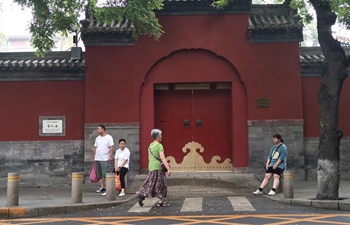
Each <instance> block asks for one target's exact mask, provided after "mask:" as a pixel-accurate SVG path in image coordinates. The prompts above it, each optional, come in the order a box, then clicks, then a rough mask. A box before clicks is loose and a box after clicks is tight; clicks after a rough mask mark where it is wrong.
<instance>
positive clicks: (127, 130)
mask: <svg viewBox="0 0 350 225" xmlns="http://www.w3.org/2000/svg"><path fill="white" fill-rule="evenodd" d="M98 125H99V124H97V123H96V124H95V123H94V124H91V123H89V124H85V155H84V161H85V175H86V176H87V179H88V175H89V173H90V170H91V166H92V149H93V146H94V143H95V139H96V137H97V136H98V134H97V126H98ZM103 125H104V126H105V127H106V132H107V133H108V134H110V135H111V136H112V137H113V140H114V152H115V151H116V150H117V149H118V148H119V146H118V140H119V139H121V138H124V139H125V140H126V146H127V147H128V149H129V150H130V164H129V166H130V167H129V172H128V184H130V183H131V181H132V180H133V178H134V177H135V175H137V174H139V173H140V138H139V136H140V125H139V123H106V124H103ZM111 165H112V166H111V170H113V167H114V163H112V164H111ZM87 182H89V181H87Z"/></svg>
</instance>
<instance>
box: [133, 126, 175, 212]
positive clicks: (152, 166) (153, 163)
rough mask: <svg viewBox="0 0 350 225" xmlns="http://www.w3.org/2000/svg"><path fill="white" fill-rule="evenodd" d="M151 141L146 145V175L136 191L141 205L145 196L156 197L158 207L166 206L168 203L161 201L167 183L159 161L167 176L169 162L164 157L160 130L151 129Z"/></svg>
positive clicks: (165, 194) (165, 192) (165, 193)
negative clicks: (163, 166)
mask: <svg viewBox="0 0 350 225" xmlns="http://www.w3.org/2000/svg"><path fill="white" fill-rule="evenodd" d="M151 136H152V138H153V142H152V143H151V144H150V145H149V147H148V170H149V173H148V176H147V178H146V180H145V181H144V182H143V184H142V186H141V187H140V189H139V190H138V191H137V192H136V194H137V195H139V205H140V206H141V207H142V206H143V200H145V197H147V198H153V197H157V198H158V199H159V200H158V206H159V207H167V206H169V204H168V203H165V202H163V198H164V197H166V196H167V192H168V189H167V183H166V175H165V172H164V171H163V170H162V166H161V162H163V164H164V165H165V167H166V168H167V170H168V171H167V173H168V176H170V174H171V172H170V168H169V164H168V162H167V161H166V159H165V155H164V149H163V145H162V144H161V142H162V131H161V130H158V129H153V130H152V131H151Z"/></svg>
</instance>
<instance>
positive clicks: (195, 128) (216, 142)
mask: <svg viewBox="0 0 350 225" xmlns="http://www.w3.org/2000/svg"><path fill="white" fill-rule="evenodd" d="M154 96H155V127H157V128H159V129H161V130H162V131H163V140H162V143H163V146H164V149H165V155H166V156H167V160H169V161H170V164H171V168H172V171H193V172H194V171H232V161H231V157H232V146H231V143H232V142H231V137H232V135H231V130H232V127H231V124H232V123H231V120H232V116H231V115H232V113H231V109H232V106H231V85H230V83H200V84H199V83H198V84H174V85H170V84H160V85H155V86H154Z"/></svg>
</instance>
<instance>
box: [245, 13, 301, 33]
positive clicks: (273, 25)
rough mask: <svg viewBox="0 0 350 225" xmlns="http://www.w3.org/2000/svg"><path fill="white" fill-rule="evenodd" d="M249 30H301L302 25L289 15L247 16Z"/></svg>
mask: <svg viewBox="0 0 350 225" xmlns="http://www.w3.org/2000/svg"><path fill="white" fill-rule="evenodd" d="M248 28H249V29H252V30H266V29H268V30H271V29H291V28H296V29H301V28H302V25H301V24H300V23H298V22H297V21H296V19H295V18H294V17H293V16H289V15H251V16H249V27H248Z"/></svg>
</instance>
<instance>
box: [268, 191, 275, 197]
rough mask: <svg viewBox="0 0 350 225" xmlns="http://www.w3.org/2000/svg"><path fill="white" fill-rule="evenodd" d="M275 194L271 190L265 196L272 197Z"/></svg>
mask: <svg viewBox="0 0 350 225" xmlns="http://www.w3.org/2000/svg"><path fill="white" fill-rule="evenodd" d="M275 194H276V192H274V191H273V190H271V191H270V192H269V193H268V194H267V195H268V196H273V195H275Z"/></svg>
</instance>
